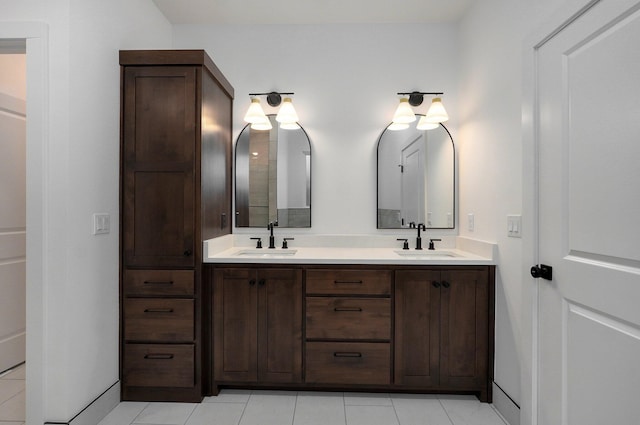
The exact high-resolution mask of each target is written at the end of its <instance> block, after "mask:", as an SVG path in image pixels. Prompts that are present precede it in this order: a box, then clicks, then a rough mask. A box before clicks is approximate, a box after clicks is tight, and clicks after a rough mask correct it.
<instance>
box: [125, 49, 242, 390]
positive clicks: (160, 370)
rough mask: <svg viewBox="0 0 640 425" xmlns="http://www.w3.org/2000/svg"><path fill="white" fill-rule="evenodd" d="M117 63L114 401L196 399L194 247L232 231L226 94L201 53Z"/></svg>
mask: <svg viewBox="0 0 640 425" xmlns="http://www.w3.org/2000/svg"><path fill="white" fill-rule="evenodd" d="M120 65H121V79H122V84H121V89H122V92H121V129H122V130H121V161H120V163H121V179H120V182H121V186H120V194H121V204H120V205H121V206H120V208H121V211H120V212H121V228H120V232H121V234H120V236H121V257H120V264H121V267H120V268H121V278H120V281H121V303H120V304H121V316H120V317H121V335H122V342H121V383H122V399H123V400H166V401H199V400H201V399H202V392H203V391H202V390H203V379H202V375H203V373H202V363H203V352H205V355H206V351H205V346H206V344H204V342H205V341H204V338H203V336H202V334H203V328H202V320H201V318H202V316H203V305H202V299H203V288H202V285H201V281H202V244H203V241H204V240H206V239H210V238H213V237H216V236H220V235H224V234H228V233H231V220H229V217H230V214H231V207H230V202H231V113H232V100H233V88H232V87H231V85H230V84H229V82H228V81H227V80H226V79H225V78H224V76H223V75H222V73H221V72H220V71H219V70H218V68H217V67H216V66H215V65H214V63H213V62H212V61H211V59H210V58H209V57H208V56H207V55H206V53H205V52H204V51H202V50H152V51H121V52H120ZM205 307H207V306H205Z"/></svg>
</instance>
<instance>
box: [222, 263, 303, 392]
mask: <svg viewBox="0 0 640 425" xmlns="http://www.w3.org/2000/svg"><path fill="white" fill-rule="evenodd" d="M213 300H214V305H213V342H214V343H213V346H214V358H213V370H214V381H215V382H216V383H224V382H254V383H296V382H300V381H301V380H302V271H301V270H297V269H264V270H262V269H257V270H256V269H244V268H239V269H235V268H221V269H215V271H214V277H213Z"/></svg>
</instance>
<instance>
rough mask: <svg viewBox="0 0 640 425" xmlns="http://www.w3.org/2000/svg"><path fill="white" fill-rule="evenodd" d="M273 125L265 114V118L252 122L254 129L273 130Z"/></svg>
mask: <svg viewBox="0 0 640 425" xmlns="http://www.w3.org/2000/svg"><path fill="white" fill-rule="evenodd" d="M272 128H273V126H272V125H271V120H269V117H267V116H266V115H265V116H264V120H262V121H257V122H254V123H252V124H251V129H252V130H271V129H272Z"/></svg>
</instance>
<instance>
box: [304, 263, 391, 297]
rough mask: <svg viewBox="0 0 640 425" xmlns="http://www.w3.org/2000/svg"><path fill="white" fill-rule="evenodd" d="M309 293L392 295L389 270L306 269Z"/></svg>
mask: <svg viewBox="0 0 640 425" xmlns="http://www.w3.org/2000/svg"><path fill="white" fill-rule="evenodd" d="M306 280H307V295H313V294H315V295H323V294H333V295H390V294H391V272H390V271H387V270H350V269H333V270H328V269H312V270H307V271H306Z"/></svg>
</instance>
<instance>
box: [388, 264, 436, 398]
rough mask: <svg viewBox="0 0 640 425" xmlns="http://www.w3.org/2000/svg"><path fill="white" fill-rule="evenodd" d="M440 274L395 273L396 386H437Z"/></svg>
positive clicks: (408, 271) (433, 272) (425, 272)
mask: <svg viewBox="0 0 640 425" xmlns="http://www.w3.org/2000/svg"><path fill="white" fill-rule="evenodd" d="M439 282H440V272H437V271H431V270H427V271H424V270H406V271H405V270H403V271H396V283H395V345H394V350H395V365H394V377H395V378H394V379H395V383H396V384H397V385H405V386H420V387H432V386H436V385H437V384H438V363H439V340H440V328H439V325H440V289H439V288H438V287H437V286H439Z"/></svg>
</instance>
